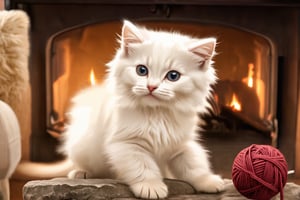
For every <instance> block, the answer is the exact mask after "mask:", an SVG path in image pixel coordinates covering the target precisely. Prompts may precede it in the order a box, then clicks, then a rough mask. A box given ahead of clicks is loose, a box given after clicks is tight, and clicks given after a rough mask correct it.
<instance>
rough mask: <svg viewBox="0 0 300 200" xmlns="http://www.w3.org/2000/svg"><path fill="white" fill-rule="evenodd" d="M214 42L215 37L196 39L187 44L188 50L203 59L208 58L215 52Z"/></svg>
mask: <svg viewBox="0 0 300 200" xmlns="http://www.w3.org/2000/svg"><path fill="white" fill-rule="evenodd" d="M216 42H217V40H216V39H215V38H205V39H201V40H197V41H195V42H193V43H191V44H189V45H188V50H189V51H190V52H192V53H194V54H196V55H198V56H200V57H201V58H202V59H203V60H208V59H210V58H212V56H213V55H214V53H215V47H216Z"/></svg>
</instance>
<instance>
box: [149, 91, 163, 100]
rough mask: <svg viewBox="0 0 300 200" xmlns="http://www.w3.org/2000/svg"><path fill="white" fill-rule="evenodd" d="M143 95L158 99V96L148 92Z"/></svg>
mask: <svg viewBox="0 0 300 200" xmlns="http://www.w3.org/2000/svg"><path fill="white" fill-rule="evenodd" d="M145 97H147V98H152V99H156V100H160V99H159V98H158V97H156V96H155V95H153V94H152V93H149V94H147V95H145Z"/></svg>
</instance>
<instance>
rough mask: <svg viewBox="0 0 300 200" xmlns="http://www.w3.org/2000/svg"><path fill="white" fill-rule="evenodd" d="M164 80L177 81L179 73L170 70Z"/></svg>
mask: <svg viewBox="0 0 300 200" xmlns="http://www.w3.org/2000/svg"><path fill="white" fill-rule="evenodd" d="M166 78H167V79H168V80H169V81H178V79H179V78H180V73H179V72H178V71H175V70H171V71H169V72H168V73H167V75H166Z"/></svg>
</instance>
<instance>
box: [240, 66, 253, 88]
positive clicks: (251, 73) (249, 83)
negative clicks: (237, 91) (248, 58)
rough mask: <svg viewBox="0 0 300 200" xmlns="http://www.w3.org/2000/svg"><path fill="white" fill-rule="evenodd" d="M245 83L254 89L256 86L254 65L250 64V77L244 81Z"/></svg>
mask: <svg viewBox="0 0 300 200" xmlns="http://www.w3.org/2000/svg"><path fill="white" fill-rule="evenodd" d="M243 82H244V83H246V84H247V85H248V87H250V88H253V85H254V64H253V63H249V64H248V75H247V77H245V78H244V79H243Z"/></svg>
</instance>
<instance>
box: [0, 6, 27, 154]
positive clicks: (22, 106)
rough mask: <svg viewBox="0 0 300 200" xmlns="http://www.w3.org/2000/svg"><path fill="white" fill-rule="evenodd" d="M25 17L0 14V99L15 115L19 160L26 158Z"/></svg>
mask: <svg viewBox="0 0 300 200" xmlns="http://www.w3.org/2000/svg"><path fill="white" fill-rule="evenodd" d="M29 27H30V21H29V17H28V16H27V14H26V13H25V12H24V11H21V10H11V11H6V10H2V11H0V100H2V101H4V102H6V103H7V104H8V105H9V106H10V107H11V108H12V109H13V110H14V112H15V113H16V115H17V118H18V121H19V125H20V128H21V134H22V159H23V158H25V159H27V158H28V157H29V135H30V132H31V89H30V84H29V70H28V62H29V61H28V58H29V52H30V50H29V47H30V43H29Z"/></svg>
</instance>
